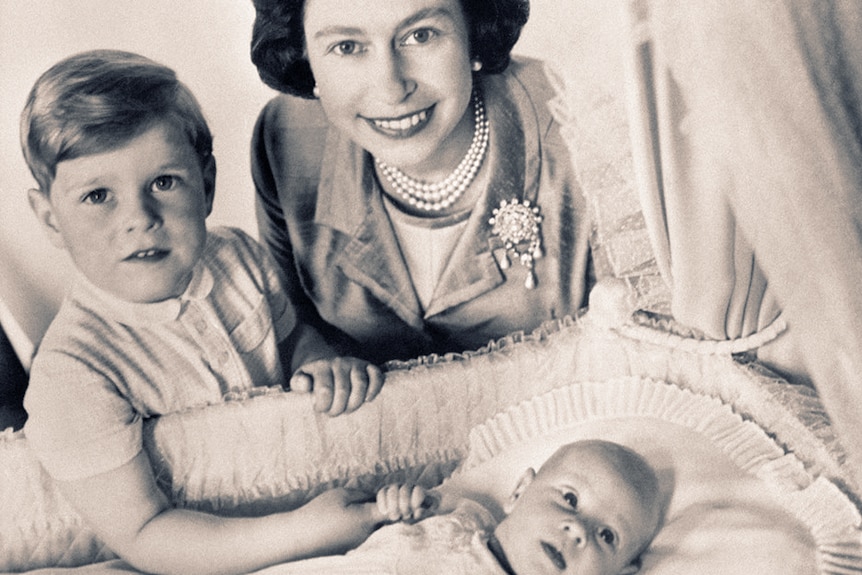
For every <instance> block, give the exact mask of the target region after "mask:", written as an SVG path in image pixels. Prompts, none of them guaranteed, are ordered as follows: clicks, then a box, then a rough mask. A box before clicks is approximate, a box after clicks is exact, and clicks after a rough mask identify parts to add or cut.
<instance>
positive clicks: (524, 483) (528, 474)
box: [503, 467, 536, 514]
mask: <svg viewBox="0 0 862 575" xmlns="http://www.w3.org/2000/svg"><path fill="white" fill-rule="evenodd" d="M535 478H536V470H535V469H533V468H532V467H528V468H527V469H526V471H524V473H522V474H521V477H519V478H518V483H517V484H516V485H515V489H514V490H513V491H512V494H511V495H510V496H509V499H508V501H506V504H505V505H504V506H503V511H505V512H506V514H509V513H511V512H512V509H514V508H515V503H517V502H518V499H519V498H520V497H521V495H523V493H524V491H525V490H526V489H527V487H529V486H530V484H531V483H532V482H533V479H535Z"/></svg>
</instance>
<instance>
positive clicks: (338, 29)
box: [314, 7, 452, 38]
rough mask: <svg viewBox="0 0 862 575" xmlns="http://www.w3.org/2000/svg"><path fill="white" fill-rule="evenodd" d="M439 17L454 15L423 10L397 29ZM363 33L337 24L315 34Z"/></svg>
mask: <svg viewBox="0 0 862 575" xmlns="http://www.w3.org/2000/svg"><path fill="white" fill-rule="evenodd" d="M437 17H441V18H448V19H451V18H452V13H451V11H450V10H448V9H446V8H439V7H433V8H424V9H422V10H419V11H418V12H416V13H415V14H411V15H410V16H408V17H407V18H405V19H404V20H402V21H401V22H399V23H398V26H397V28H406V27H407V26H411V25H413V24H415V23H416V22H420V21H422V20H427V19H429V18H437ZM363 33H364V31H363V30H362V29H361V28H356V27H354V26H343V25H340V24H335V25H332V26H326V27H325V28H321V29H320V30H318V31H317V32H315V33H314V38H323V37H326V36H359V35H362V34H363Z"/></svg>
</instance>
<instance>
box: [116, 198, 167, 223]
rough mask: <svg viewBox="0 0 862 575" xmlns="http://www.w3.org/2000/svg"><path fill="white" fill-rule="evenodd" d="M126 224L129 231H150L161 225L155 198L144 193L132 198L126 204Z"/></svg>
mask: <svg viewBox="0 0 862 575" xmlns="http://www.w3.org/2000/svg"><path fill="white" fill-rule="evenodd" d="M124 225H125V228H126V231H127V232H133V231H148V230H151V229H154V228H157V227H158V226H160V225H161V216H160V215H159V210H158V207H157V204H156V202H155V200H153V199H152V198H150V197H148V196H146V195H144V196H140V197H137V198H134V199H130V200H129V201H128V202H127V205H126V214H125V219H124Z"/></svg>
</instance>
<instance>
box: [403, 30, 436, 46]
mask: <svg viewBox="0 0 862 575" xmlns="http://www.w3.org/2000/svg"><path fill="white" fill-rule="evenodd" d="M436 35H437V32H435V31H434V30H431V29H430V28H420V29H418V30H414V31H413V32H410V34H408V35H407V37H406V38H405V39H404V42H403V44H404V45H409V44H425V43H426V42H428V41H430V40H431V39H432V38H434V36H436Z"/></svg>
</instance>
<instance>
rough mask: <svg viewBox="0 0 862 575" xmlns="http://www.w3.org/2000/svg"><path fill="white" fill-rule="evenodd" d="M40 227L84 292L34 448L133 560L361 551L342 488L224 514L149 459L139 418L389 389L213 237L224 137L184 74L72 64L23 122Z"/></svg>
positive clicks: (238, 251)
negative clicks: (165, 485) (265, 510)
mask: <svg viewBox="0 0 862 575" xmlns="http://www.w3.org/2000/svg"><path fill="white" fill-rule="evenodd" d="M21 141H22V148H23V151H24V155H25V158H26V160H27V163H28V166H29V167H30V170H31V172H32V173H33V176H34V177H35V179H36V181H37V182H38V185H39V187H38V189H33V190H30V192H29V199H30V204H31V206H32V208H33V211H34V213H35V214H36V216H37V219H38V221H39V223H40V224H41V226H42V227H43V228H44V230H45V232H46V233H47V234H48V236H49V238H50V239H51V241H52V242H53V243H54V244H55V245H56V246H58V247H60V248H63V249H65V250H66V251H67V252H68V253H69V255H70V257H71V260H72V262H73V263H74V265H75V267H76V269H77V271H78V278H77V281H76V283H75V286H74V287H73V289H72V290H71V292H70V293H69V295H68V297H67V298H66V300H65V301H64V302H63V305H62V306H61V309H60V311H59V313H58V314H57V317H56V318H55V320H54V322H53V323H52V324H51V326H50V327H49V329H48V331H47V333H46V335H45V337H44V338H43V340H42V341H41V343H40V345H39V349H38V352H37V354H36V357H35V358H34V361H33V364H32V369H31V374H30V383H29V388H28V390H27V393H26V398H25V407H26V409H27V411H28V413H29V420H28V421H27V424H26V427H25V432H26V435H27V438H28V442H29V444H30V446H31V447H32V448H33V450H34V451H35V453H36V454H37V455H38V457H39V459H40V461H41V462H42V464H43V466H44V467H45V469H46V470H47V471H48V472H49V474H51V475H52V476H53V477H54V478H55V479H56V480H57V484H58V486H59V488H60V490H61V492H62V493H63V495H64V496H65V497H66V498H67V499H68V500H69V502H70V503H71V504H72V505H73V506H74V507H75V508H76V509H77V510H78V511H79V512H80V514H81V515H82V516H83V517H84V518H85V519H86V520H87V521H88V523H89V524H90V526H91V527H92V528H93V529H94V530H95V532H96V533H97V534H98V535H99V536H100V537H101V538H102V539H103V540H104V541H105V542H106V543H107V544H108V546H109V547H110V548H111V549H113V550H114V551H115V552H116V553H117V554H119V555H120V556H121V557H123V558H124V559H126V560H127V561H129V562H130V563H132V564H133V565H135V566H136V567H138V568H140V569H143V570H146V571H152V572H158V573H161V572H177V573H191V572H202V571H203V572H205V571H219V572H227V573H230V572H244V571H249V570H252V569H256V568H260V567H263V566H266V565H270V564H273V563H278V562H282V561H286V560H291V559H297V558H301V557H309V556H314V555H317V554H322V553H330V552H334V551H341V550H344V549H348V548H352V547H354V546H355V545H356V544H358V543H359V542H361V541H363V540H364V539H365V537H367V535H368V533H370V531H371V530H372V529H373V528H374V526H376V524H377V523H378V521H379V517H377V516H376V509H375V508H374V507H373V503H360V502H359V501H358V500H357V499H358V498H362V499H364V500H367V496H366V495H365V494H354V493H351V492H347V491H345V490H335V491H332V492H329V493H326V494H324V495H322V496H320V497H319V498H317V499H315V500H313V501H312V502H311V503H309V504H308V505H307V506H306V507H303V508H300V509H299V510H296V511H295V512H290V513H277V514H273V515H270V516H267V517H259V518H231V519H228V518H223V517H216V516H213V515H206V514H201V513H192V512H190V511H186V510H181V509H175V508H173V507H172V506H171V505H170V503H169V501H168V500H167V499H166V497H165V496H164V495H163V494H162V493H161V492H160V491H159V490H158V488H157V487H156V483H155V480H154V478H153V473H152V469H151V467H150V462H149V460H148V458H147V455H146V453H145V452H144V451H143V449H142V420H143V419H144V418H149V417H155V416H158V415H162V414H166V413H171V412H177V411H182V410H185V409H189V408H193V407H199V406H204V405H207V404H211V403H219V402H221V401H222V398H223V397H224V396H225V395H226V394H228V393H232V394H236V393H240V394H242V393H249V392H252V391H253V390H254V389H255V388H260V387H272V386H280V385H282V384H283V383H284V376H283V369H289V370H290V372H292V373H293V376H292V378H291V380H290V385H291V387H292V388H293V389H301V390H307V391H311V392H313V393H314V404H315V408H316V409H318V410H319V411H323V412H327V413H329V414H330V415H338V414H340V413H343V412H346V411H352V410H354V409H357V408H358V407H359V406H360V405H362V403H363V402H365V401H370V400H371V399H373V398H374V397H375V396H376V395H377V393H378V391H379V390H380V387H381V385H382V374H381V371H380V370H379V369H378V368H377V367H376V366H373V365H370V364H368V363H367V362H365V361H362V360H359V359H354V358H336V357H335V353H334V352H333V350H332V349H330V348H329V347H328V346H327V345H326V344H325V343H324V341H323V339H322V338H321V337H320V336H319V335H318V334H317V333H316V332H314V330H312V329H311V328H309V327H308V326H305V325H303V324H301V323H298V322H297V319H296V314H295V312H294V310H293V308H292V307H291V305H290V303H289V300H288V298H287V297H286V295H285V294H284V292H283V291H282V290H281V287H280V284H279V280H278V277H277V275H276V272H275V270H274V268H273V266H272V264H271V263H270V262H269V260H268V259H267V257H266V255H265V252H264V250H263V249H262V248H261V246H260V245H258V244H257V243H256V242H255V241H254V240H253V239H252V238H251V237H249V236H248V235H246V234H245V233H243V232H242V231H240V230H237V229H232V228H217V229H213V230H209V231H208V230H207V228H206V224H205V220H206V218H207V216H208V215H209V213H210V211H211V209H212V204H213V195H214V189H215V174H216V166H215V159H214V158H213V155H212V137H211V135H210V131H209V129H208V127H207V124H206V122H205V120H204V117H203V114H202V112H201V110H200V108H199V106H198V103H197V102H196V100H195V98H194V96H193V95H192V94H191V93H190V92H189V90H188V89H187V88H186V87H185V86H184V85H183V84H182V83H180V82H179V81H178V80H177V78H176V75H175V74H174V72H173V71H172V70H170V69H169V68H166V67H164V66H162V65H160V64H157V63H155V62H153V61H151V60H149V59H147V58H144V57H142V56H139V55H136V54H130V53H127V52H119V51H108V50H99V51H92V52H86V53H83V54H79V55H76V56H72V57H70V58H67V59H65V60H63V61H61V62H59V63H58V64H56V65H55V66H53V67H52V68H51V69H49V70H48V71H47V72H45V73H44V74H43V75H42V76H41V77H40V78H39V79H38V81H37V82H36V84H35V86H34V87H33V89H32V91H31V93H30V96H29V99H28V102H27V104H26V106H25V108H24V111H23V114H22V119H21Z"/></svg>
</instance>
